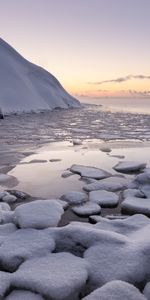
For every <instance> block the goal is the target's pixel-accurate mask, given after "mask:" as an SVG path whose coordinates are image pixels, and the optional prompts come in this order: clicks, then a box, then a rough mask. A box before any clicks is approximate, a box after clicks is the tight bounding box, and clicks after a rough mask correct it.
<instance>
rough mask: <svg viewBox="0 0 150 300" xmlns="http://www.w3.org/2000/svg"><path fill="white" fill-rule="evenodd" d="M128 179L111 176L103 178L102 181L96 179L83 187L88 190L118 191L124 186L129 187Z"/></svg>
mask: <svg viewBox="0 0 150 300" xmlns="http://www.w3.org/2000/svg"><path fill="white" fill-rule="evenodd" d="M127 186H128V180H127V179H125V178H121V177H109V178H106V179H102V180H100V181H98V180H97V181H96V182H93V183H90V184H87V185H85V186H84V187H83V189H84V190H85V191H87V192H91V191H97V190H106V191H111V192H117V191H119V190H122V189H124V188H127Z"/></svg>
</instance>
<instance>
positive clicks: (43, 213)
mask: <svg viewBox="0 0 150 300" xmlns="http://www.w3.org/2000/svg"><path fill="white" fill-rule="evenodd" d="M63 213H64V210H63V208H62V205H61V204H60V203H58V202H57V201H55V200H36V201H32V202H30V203H25V204H22V205H20V206H18V207H17V208H16V209H15V212H14V222H15V223H16V224H17V225H19V227H21V228H37V229H43V228H46V227H54V226H57V224H58V222H59V221H60V219H61V215H62V214H63Z"/></svg>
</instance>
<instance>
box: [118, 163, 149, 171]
mask: <svg viewBox="0 0 150 300" xmlns="http://www.w3.org/2000/svg"><path fill="white" fill-rule="evenodd" d="M145 167H146V163H139V162H134V161H123V162H119V163H118V164H117V165H116V166H114V169H115V170H116V171H118V172H136V171H141V170H143V169H144V168H145Z"/></svg>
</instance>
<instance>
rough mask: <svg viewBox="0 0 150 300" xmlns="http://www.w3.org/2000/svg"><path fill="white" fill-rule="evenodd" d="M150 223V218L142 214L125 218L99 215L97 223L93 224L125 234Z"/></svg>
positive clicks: (127, 234) (102, 228) (128, 234)
mask: <svg viewBox="0 0 150 300" xmlns="http://www.w3.org/2000/svg"><path fill="white" fill-rule="evenodd" d="M147 225H150V220H149V218H147V217H146V216H144V215H140V214H139V215H138V214H137V215H133V216H130V217H126V218H125V219H112V220H111V219H108V218H103V217H100V216H99V220H98V223H97V224H96V225H95V226H94V227H95V228H99V229H101V230H106V231H112V232H116V233H119V234H123V235H126V236H130V235H131V234H132V233H134V234H135V232H137V231H139V230H140V229H142V228H144V227H145V226H147Z"/></svg>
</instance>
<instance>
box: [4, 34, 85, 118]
mask: <svg viewBox="0 0 150 300" xmlns="http://www.w3.org/2000/svg"><path fill="white" fill-rule="evenodd" d="M79 106H80V104H79V101H77V100H76V99H75V98H73V97H72V96H70V95H69V94H68V93H67V92H66V91H65V90H64V88H63V87H62V86H61V84H60V83H59V81H58V80H57V79H56V78H55V77H54V76H53V75H52V74H50V73H48V72H47V71H46V70H44V69H43V68H41V67H39V66H36V65H34V64H32V63H30V62H29V61H27V60H26V59H24V58H23V57H22V56H21V55H20V54H19V53H17V52H16V51H15V50H14V49H13V48H12V47H11V46H10V45H8V44H7V43H6V42H5V41H3V40H2V39H0V107H1V110H2V113H4V114H5V113H10V112H14V111H15V112H20V111H21V112H22V111H38V110H43V109H48V110H52V109H54V108H58V107H60V108H69V107H79Z"/></svg>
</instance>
